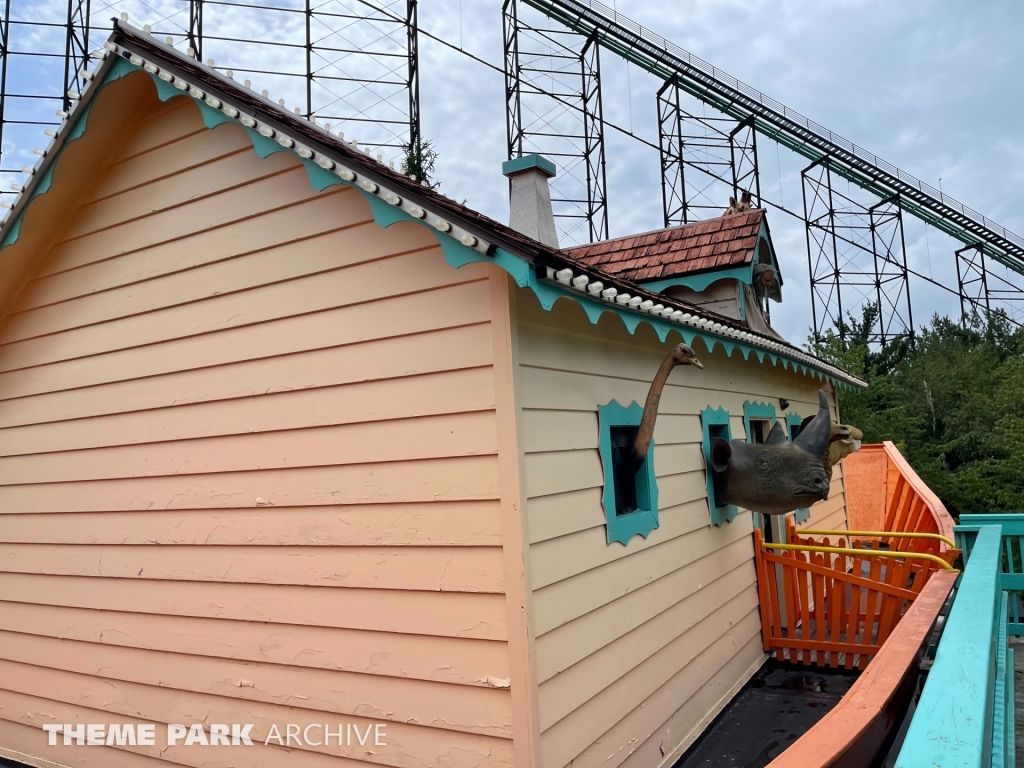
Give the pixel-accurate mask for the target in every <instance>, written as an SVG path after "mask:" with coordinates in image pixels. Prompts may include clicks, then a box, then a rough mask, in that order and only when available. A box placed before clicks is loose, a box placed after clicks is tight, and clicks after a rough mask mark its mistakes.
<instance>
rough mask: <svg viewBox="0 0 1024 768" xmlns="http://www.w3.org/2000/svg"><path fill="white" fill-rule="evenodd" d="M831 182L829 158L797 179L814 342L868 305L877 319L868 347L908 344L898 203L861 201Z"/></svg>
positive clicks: (909, 314) (911, 328) (909, 316)
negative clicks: (901, 340) (871, 344)
mask: <svg viewBox="0 0 1024 768" xmlns="http://www.w3.org/2000/svg"><path fill="white" fill-rule="evenodd" d="M837 181H838V179H837V177H836V175H835V173H834V169H833V168H832V164H831V163H830V162H829V160H828V158H822V159H821V160H819V161H817V162H814V163H812V164H811V165H809V166H808V167H807V168H805V169H804V170H803V172H802V173H801V182H802V186H803V200H804V223H805V231H806V236H807V258H808V270H809V273H810V283H811V313H812V317H813V323H814V337H815V339H820V338H821V337H822V336H823V334H824V333H825V331H826V330H830V329H833V328H836V327H839V328H840V329H843V328H844V325H843V323H845V322H846V320H847V318H846V317H845V315H846V314H847V313H849V312H851V311H852V310H853V309H855V308H857V307H859V306H862V305H863V304H865V303H866V302H870V303H875V304H877V305H878V308H879V316H878V320H877V326H876V328H875V329H874V331H873V332H872V334H871V337H870V339H869V341H872V342H876V343H881V344H885V343H887V342H890V341H893V340H895V339H898V338H904V337H906V338H910V339H912V338H913V333H914V322H913V315H912V312H911V305H910V289H909V283H908V270H907V260H906V248H905V243H904V237H903V215H902V209H901V207H900V200H899V198H898V196H897V195H893V196H891V197H889V198H886V199H884V200H881V201H879V202H876V203H864V202H862V201H860V200H858V199H855V198H854V197H853V196H852V194H853V193H852V192H849V193H843V192H841V191H840V190H839V189H837ZM840 333H841V335H842V334H843V331H842V330H841V331H840Z"/></svg>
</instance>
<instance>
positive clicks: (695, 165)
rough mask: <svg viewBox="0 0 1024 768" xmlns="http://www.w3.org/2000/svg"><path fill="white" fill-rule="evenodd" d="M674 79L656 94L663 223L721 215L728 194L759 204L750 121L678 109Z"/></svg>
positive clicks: (679, 100) (680, 95) (679, 98)
mask: <svg viewBox="0 0 1024 768" xmlns="http://www.w3.org/2000/svg"><path fill="white" fill-rule="evenodd" d="M683 98H684V93H683V91H682V90H681V89H680V88H679V87H678V86H677V85H676V83H675V81H674V80H673V79H670V80H667V81H665V84H664V85H663V86H662V87H661V89H660V90H659V91H658V94H657V99H656V100H657V109H658V148H659V155H660V158H661V199H662V212H663V216H664V222H665V226H666V227H671V226H677V225H679V224H687V223H690V222H693V221H699V220H701V219H707V218H712V217H714V216H719V215H721V213H722V211H723V210H724V209H725V208H726V206H727V205H728V199H727V198H728V197H735V198H737V199H738V198H739V197H740V195H741V194H742V193H743V192H749V193H750V195H751V205H752V206H753V207H755V208H758V207H760V206H761V204H762V201H761V181H760V176H759V174H758V169H757V134H756V132H755V131H754V129H753V121H751V120H742V121H740V122H737V121H735V120H732V119H730V118H727V117H698V116H696V115H693V114H690V113H689V112H687V111H686V110H685V109H684V108H683Z"/></svg>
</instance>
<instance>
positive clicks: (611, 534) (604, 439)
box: [597, 400, 660, 546]
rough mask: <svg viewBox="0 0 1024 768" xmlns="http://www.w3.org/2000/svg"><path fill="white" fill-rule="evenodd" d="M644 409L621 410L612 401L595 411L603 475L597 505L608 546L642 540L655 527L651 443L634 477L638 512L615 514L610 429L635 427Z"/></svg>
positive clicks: (655, 490)
mask: <svg viewBox="0 0 1024 768" xmlns="http://www.w3.org/2000/svg"><path fill="white" fill-rule="evenodd" d="M643 414H644V409H643V408H641V407H640V405H639V404H638V403H637V402H635V401H634V402H633V403H631V404H630V405H629V406H623V405H621V404H620V403H619V402H618V401H616V400H612V401H611V402H610V403H608V405H599V406H598V407H597V419H598V425H599V429H600V436H599V438H598V450H599V452H600V454H601V468H602V471H603V474H604V492H603V494H602V497H601V503H602V505H603V506H604V517H605V521H606V523H607V531H608V544H611V543H612V542H613V541H617V542H619V543H620V544H622V545H623V546H625V545H626V544H628V543H629V540H630V539H632V538H633V537H634V536H636V535H638V534H639V535H640V536H643V537H644V538H645V539H646V538H647V537H648V535H650V533H651V531H653V530H654V529H655V528H657V527H658V526H659V524H660V523H659V521H658V481H657V479H656V478H655V476H654V440H653V439H651V445H650V447H649V448H648V449H647V458H645V459H644V463H643V464H641V465H640V469H638V470H637V473H636V501H637V507H638V509H637V510H636V511H634V512H630V513H629V514H626V515H620V514H617V513H616V511H615V485H614V483H615V472H614V471H613V470H612V431H611V429H612V427H639V426H640V419H641V418H642V417H643Z"/></svg>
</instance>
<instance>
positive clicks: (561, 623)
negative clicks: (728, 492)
mask: <svg viewBox="0 0 1024 768" xmlns="http://www.w3.org/2000/svg"><path fill="white" fill-rule="evenodd" d="M518 313H519V349H520V367H519V383H518V386H519V392H520V398H521V400H520V402H521V406H522V408H523V412H522V423H523V441H524V449H525V452H526V457H525V462H526V491H527V496H528V501H527V513H528V518H529V519H528V523H529V539H530V550H529V559H530V569H529V570H530V575H531V579H532V588H533V610H534V615H533V622H534V631H535V634H536V640H535V643H536V651H535V653H536V669H537V682H538V686H539V689H538V714H539V727H540V731H541V737H540V743H541V764H542V765H543V766H544V768H562V766H566V765H569V764H570V763H571V764H572V766H573V768H583V767H584V766H602V767H604V768H615V767H616V766H630V768H632V767H633V766H636V768H641V767H642V768H654V767H655V766H659V765H671V764H672V762H673V761H674V760H675V759H676V758H677V757H678V756H679V754H680V753H681V751H682V750H683V749H685V747H686V746H688V745H689V744H690V743H692V741H693V740H694V739H695V738H696V736H697V735H699V733H700V732H701V731H702V730H703V728H704V727H705V726H706V725H707V724H708V723H709V722H710V721H711V719H713V718H714V716H715V715H716V714H717V713H718V711H720V709H721V707H722V706H724V704H725V703H727V702H728V700H729V699H730V698H731V697H732V695H733V694H734V693H735V692H736V691H737V690H738V688H739V687H740V686H742V684H743V683H744V682H745V681H746V680H747V679H748V678H749V676H750V675H751V674H752V673H753V672H754V670H755V669H756V668H757V667H758V666H759V665H760V664H761V662H762V660H763V658H764V655H763V653H762V650H761V639H760V624H759V614H758V605H757V590H756V583H755V571H754V563H753V556H754V553H753V539H752V536H751V533H752V521H751V514H750V513H749V512H746V511H744V512H741V514H740V515H739V517H737V518H736V519H735V520H734V521H733V522H732V523H729V524H726V525H724V526H722V527H720V528H718V527H712V526H711V525H710V517H709V512H708V505H707V498H706V491H705V475H704V461H703V457H702V455H701V447H700V442H701V434H702V432H701V424H700V411H701V410H702V409H704V408H705V407H708V406H712V407H724V408H726V409H727V410H729V411H730V413H731V414H732V417H733V418H732V425H731V426H732V432H733V435H734V436H736V437H739V436H742V435H743V423H742V415H743V402H744V401H745V400H757V401H767V402H776V401H777V399H778V398H779V397H786V398H788V399H789V400H790V401H791V403H792V405H791V408H792V409H793V410H795V411H797V412H800V413H803V414H805V415H806V414H810V413H813V412H814V410H816V408H817V405H816V403H817V394H816V392H817V389H818V387H819V385H818V384H817V383H816V382H815V381H812V380H811V379H810V378H809V377H804V376H798V375H796V374H795V373H793V372H791V371H782V370H781V369H773V368H771V367H769V366H762V365H759V364H757V363H756V362H745V361H743V360H742V359H741V358H740V357H739V355H737V356H736V357H734V358H727V357H726V356H725V355H724V353H723V352H722V351H721V348H720V347H719V348H718V349H717V350H716V351H715V353H714V354H708V353H707V351H706V350H705V349H704V348H703V347H702V346H700V345H699V343H698V347H697V350H696V351H697V353H698V355H699V356H700V358H701V359H702V361H703V362H704V364H705V366H706V367H705V369H704V370H703V371H701V370H697V369H696V368H683V369H677V370H676V371H674V372H673V373H672V376H671V378H670V379H669V385H668V387H667V388H666V391H665V394H664V396H663V397H662V400H661V409H660V416H659V418H658V422H657V427H656V430H655V442H656V448H655V471H656V473H657V477H658V489H659V493H660V504H659V506H660V527H659V528H657V529H656V530H654V531H653V532H652V533H651V534H650V536H649V537H648V538H647V539H646V540H645V539H642V538H640V537H639V536H637V537H634V538H633V540H632V541H630V542H629V544H628V546H625V547H624V546H622V545H621V544H617V543H616V544H612V545H611V546H609V545H608V544H607V543H606V531H605V517H604V512H603V509H602V506H601V493H602V485H603V476H602V469H601V461H600V457H599V455H598V451H597V441H598V416H597V406H598V405H603V404H606V403H608V402H609V401H611V400H612V399H613V398H614V399H617V400H618V401H619V402H620V403H622V404H623V405H628V404H629V403H630V402H631V401H634V400H635V401H637V402H639V403H643V402H644V399H645V397H646V395H647V390H648V388H649V386H650V381H651V379H652V378H653V376H654V373H655V371H656V370H657V367H658V365H659V364H660V363H661V361H662V359H663V358H664V355H665V354H666V352H667V351H668V349H669V348H670V344H662V343H659V342H658V341H657V339H656V337H655V336H654V334H653V333H652V332H650V331H649V329H647V328H646V326H641V328H640V329H639V330H638V332H637V335H636V336H629V335H627V333H626V331H625V329H624V328H623V326H622V324H621V322H620V321H619V320H618V319H615V318H612V317H611V316H609V315H605V316H604V317H603V318H602V319H601V321H600V322H599V323H598V324H597V325H596V326H595V325H591V324H590V323H588V322H587V320H586V318H585V317H584V315H583V313H582V311H581V310H579V308H578V307H576V306H575V305H573V304H571V303H569V302H568V301H560V302H558V303H557V304H556V305H555V307H554V309H553V310H552V311H551V312H549V313H545V312H543V311H542V310H541V309H540V308H539V306H538V304H537V303H536V301H535V300H534V299H533V297H532V295H531V294H528V293H526V292H520V294H519V302H518ZM677 341H678V338H677V339H676V341H675V342H672V343H676V342H677ZM752 359H753V358H752ZM837 489H838V490H837V491H836V492H835V494H834V496H833V499H832V500H830V501H828V502H824V503H823V504H822V505H821V506H822V507H823V510H822V511H819V510H817V509H816V510H815V514H814V515H813V520H814V522H815V523H826V522H828V523H835V524H837V525H838V524H839V522H840V520H841V519H844V514H845V513H844V511H843V507H842V503H843V497H842V492H841V483H838V484H837ZM844 527H845V526H844Z"/></svg>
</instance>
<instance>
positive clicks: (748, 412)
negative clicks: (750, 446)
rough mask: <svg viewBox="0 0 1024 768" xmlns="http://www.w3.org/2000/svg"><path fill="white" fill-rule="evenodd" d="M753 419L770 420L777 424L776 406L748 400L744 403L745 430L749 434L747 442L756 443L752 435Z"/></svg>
mask: <svg viewBox="0 0 1024 768" xmlns="http://www.w3.org/2000/svg"><path fill="white" fill-rule="evenodd" d="M752 419H768V420H770V421H771V422H772V424H773V425H774V424H775V420H776V419H775V406H774V405H771V404H768V403H752V402H750V401H749V400H747V401H746V402H745V403H743V430H744V431H745V432H746V433H747V442H748V443H752V442H754V437H753V435H751V434H750V422H751V420H752Z"/></svg>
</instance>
